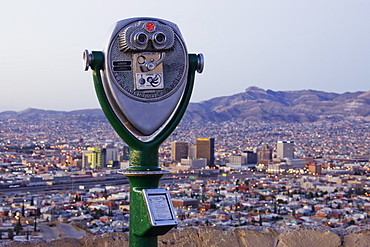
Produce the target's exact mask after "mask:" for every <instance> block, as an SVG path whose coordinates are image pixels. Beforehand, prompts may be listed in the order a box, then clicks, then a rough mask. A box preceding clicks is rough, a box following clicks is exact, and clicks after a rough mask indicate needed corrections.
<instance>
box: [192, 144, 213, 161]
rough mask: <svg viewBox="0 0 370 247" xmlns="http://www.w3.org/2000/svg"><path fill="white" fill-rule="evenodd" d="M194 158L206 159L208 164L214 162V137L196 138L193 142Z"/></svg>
mask: <svg viewBox="0 0 370 247" xmlns="http://www.w3.org/2000/svg"><path fill="white" fill-rule="evenodd" d="M195 158H196V159H202V158H203V159H207V165H208V166H214V164H215V139H214V138H198V139H197V140H196V144H195Z"/></svg>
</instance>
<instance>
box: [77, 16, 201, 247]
mask: <svg viewBox="0 0 370 247" xmlns="http://www.w3.org/2000/svg"><path fill="white" fill-rule="evenodd" d="M84 61H85V70H88V68H89V67H90V68H91V69H92V70H93V79H94V84H95V91H96V93H97V97H98V99H99V102H100V105H101V107H102V109H103V111H104V113H105V115H106V117H107V118H108V120H109V121H110V123H111V124H112V126H113V128H114V129H115V130H116V132H117V133H118V134H119V136H120V137H121V138H122V139H123V140H124V141H125V142H126V143H127V145H129V147H130V167H128V168H127V170H126V171H125V173H124V174H125V175H126V176H127V177H128V179H129V181H130V187H131V188H130V246H157V236H158V235H161V234H165V233H166V232H168V231H169V230H170V229H171V228H172V227H174V226H176V225H177V220H176V216H175V213H174V210H173V206H172V202H171V198H170V195H169V193H168V191H167V190H165V189H159V188H158V184H159V180H160V178H161V177H162V176H163V175H164V174H165V173H166V172H167V171H164V170H162V169H161V168H160V167H159V166H158V148H159V146H160V145H161V144H162V142H163V141H164V140H165V139H166V138H167V137H168V136H169V135H170V134H171V133H172V131H173V130H174V129H175V128H176V126H177V125H178V123H179V122H180V120H181V118H182V116H183V115H184V113H185V110H186V107H187V105H188V103H189V100H190V97H191V93H192V90H193V85H194V77H195V71H197V72H199V73H201V72H202V71H203V66H204V59H203V55H202V54H198V55H196V54H188V52H187V49H186V46H185V42H184V39H183V38H182V36H181V33H180V30H179V29H178V27H177V26H176V25H175V24H174V23H171V22H169V21H166V20H161V19H154V18H132V19H126V20H122V21H119V22H117V23H116V25H115V27H114V29H113V32H112V34H111V36H110V38H109V41H108V44H107V46H106V48H105V50H104V51H103V52H100V51H92V52H91V53H89V52H88V51H87V50H86V51H85V52H84Z"/></svg>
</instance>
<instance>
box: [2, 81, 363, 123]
mask: <svg viewBox="0 0 370 247" xmlns="http://www.w3.org/2000/svg"><path fill="white" fill-rule="evenodd" d="M17 117H21V118H44V117H56V118H61V117H68V118H81V117H84V118H87V119H89V117H97V118H101V117H102V118H104V114H103V112H102V110H101V109H87V110H76V111H68V112H67V111H50V110H40V109H33V108H28V109H26V110H23V111H20V112H15V111H4V112H1V113H0V118H2V119H4V118H17ZM354 118H362V119H365V120H367V121H370V91H367V92H346V93H342V94H339V93H328V92H322V91H315V90H300V91H272V90H264V89H261V88H258V87H249V88H247V89H246V90H245V92H243V93H238V94H235V95H231V96H223V97H217V98H213V99H210V100H207V101H202V102H199V103H190V104H189V107H188V109H187V112H186V114H185V116H184V121H191V122H208V121H211V122H222V121H226V120H229V121H270V122H274V121H283V122H314V121H319V120H324V119H330V120H342V119H354Z"/></svg>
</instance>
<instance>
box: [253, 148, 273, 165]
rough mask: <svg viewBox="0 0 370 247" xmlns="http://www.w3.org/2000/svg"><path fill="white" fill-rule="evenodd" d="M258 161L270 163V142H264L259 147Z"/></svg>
mask: <svg viewBox="0 0 370 247" xmlns="http://www.w3.org/2000/svg"><path fill="white" fill-rule="evenodd" d="M256 153H257V162H258V163H266V164H267V163H269V162H270V161H271V160H272V148H270V146H269V145H268V144H263V145H262V146H260V147H258V148H257V151H256Z"/></svg>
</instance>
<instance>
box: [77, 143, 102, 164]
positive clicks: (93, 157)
mask: <svg viewBox="0 0 370 247" xmlns="http://www.w3.org/2000/svg"><path fill="white" fill-rule="evenodd" d="M82 167H83V168H85V169H98V168H102V159H101V148H100V147H88V148H87V150H86V151H82Z"/></svg>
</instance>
